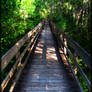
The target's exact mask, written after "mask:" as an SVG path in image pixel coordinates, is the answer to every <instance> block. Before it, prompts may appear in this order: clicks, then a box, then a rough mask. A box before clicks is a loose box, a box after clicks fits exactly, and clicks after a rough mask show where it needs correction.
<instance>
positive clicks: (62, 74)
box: [14, 24, 80, 92]
mask: <svg viewBox="0 0 92 92" xmlns="http://www.w3.org/2000/svg"><path fill="white" fill-rule="evenodd" d="M14 92H80V89H79V87H78V85H77V82H76V81H75V80H74V78H73V76H72V72H71V70H70V68H69V67H67V68H66V67H65V66H64V64H63V61H62V60H61V58H60V55H59V51H58V49H57V46H56V43H55V41H54V38H53V35H52V33H51V31H50V27H49V25H47V24H46V25H45V26H44V29H43V30H42V32H41V35H40V36H39V38H38V41H37V44H36V46H35V49H34V51H33V52H32V54H31V57H30V58H29V61H28V63H27V65H26V67H25V68H24V70H23V72H22V74H21V76H20V79H19V81H18V83H17V86H16V87H15V90H14Z"/></svg>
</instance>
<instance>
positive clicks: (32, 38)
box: [1, 22, 44, 92]
mask: <svg viewBox="0 0 92 92" xmlns="http://www.w3.org/2000/svg"><path fill="white" fill-rule="evenodd" d="M43 25H44V22H41V23H39V24H38V25H37V26H36V27H35V28H34V29H33V30H31V31H29V32H28V33H27V34H26V35H25V36H24V37H23V38H22V39H20V40H19V41H18V42H17V43H16V44H15V45H14V46H13V47H12V48H11V49H10V50H9V51H8V52H6V53H5V55H3V56H2V58H1V72H2V71H3V70H4V69H5V68H7V66H8V65H9V63H10V62H11V60H12V59H13V58H14V57H15V58H16V61H15V63H14V65H13V66H12V67H11V69H10V71H9V73H8V74H7V76H6V77H5V79H4V80H3V81H2V83H1V92H3V91H4V90H5V88H6V87H7V85H8V83H9V81H10V80H11V79H12V77H13V78H14V79H13V82H12V84H11V87H10V89H9V92H12V91H13V89H14V87H15V85H16V83H17V80H18V79H19V76H20V75H21V72H22V70H23V68H24V66H25V65H26V63H27V61H28V58H29V56H30V53H31V51H32V49H33V47H34V45H35V43H36V41H37V38H38V36H39V34H40V32H41V30H42V27H43ZM25 43H26V44H27V46H26V47H25V48H22V47H23V46H24V45H25ZM21 48H22V49H23V51H22V52H21V54H20V49H21ZM26 52H27V53H28V55H27V57H26V58H25V60H24V62H22V59H23V58H24V57H25V54H26Z"/></svg>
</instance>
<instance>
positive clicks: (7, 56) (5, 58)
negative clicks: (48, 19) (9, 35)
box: [1, 23, 42, 71]
mask: <svg viewBox="0 0 92 92" xmlns="http://www.w3.org/2000/svg"><path fill="white" fill-rule="evenodd" d="M41 26H42V23H39V24H38V25H37V27H35V28H34V29H33V30H31V31H29V32H28V33H27V34H26V35H25V36H24V37H23V38H22V39H20V40H19V41H18V42H17V43H16V44H15V45H14V46H13V47H12V48H11V49H10V50H8V51H7V52H6V53H5V54H4V55H3V56H2V57H1V71H2V70H3V69H4V68H5V67H6V66H7V65H8V63H9V62H10V60H11V59H12V58H13V57H14V56H15V55H16V53H17V52H18V51H19V49H20V48H21V47H22V46H23V45H24V43H25V42H26V41H27V40H28V39H29V38H30V37H31V36H32V34H34V33H35V32H36V30H37V29H39V28H40V27H41Z"/></svg>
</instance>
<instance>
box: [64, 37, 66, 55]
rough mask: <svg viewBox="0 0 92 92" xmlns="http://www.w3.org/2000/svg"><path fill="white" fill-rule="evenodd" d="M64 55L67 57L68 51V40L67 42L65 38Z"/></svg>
mask: <svg viewBox="0 0 92 92" xmlns="http://www.w3.org/2000/svg"><path fill="white" fill-rule="evenodd" d="M64 45H65V46H64V54H65V55H67V49H66V47H67V40H66V38H64Z"/></svg>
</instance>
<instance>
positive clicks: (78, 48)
mask: <svg viewBox="0 0 92 92" xmlns="http://www.w3.org/2000/svg"><path fill="white" fill-rule="evenodd" d="M52 25H53V26H55V24H54V23H52ZM54 28H56V29H55V30H58V31H59V32H60V33H62V34H63V36H64V38H66V39H67V41H68V43H69V45H70V46H71V47H72V48H73V49H74V50H75V52H76V53H77V55H78V56H80V58H82V59H83V60H84V62H85V63H86V64H87V66H88V68H89V69H90V70H92V67H91V58H92V57H91V55H90V54H88V53H87V51H85V50H84V49H83V48H82V47H81V46H80V45H79V44H78V43H77V42H75V41H74V40H73V39H72V38H70V37H69V36H68V35H66V34H65V33H64V31H62V30H61V29H60V28H58V27H54Z"/></svg>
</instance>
